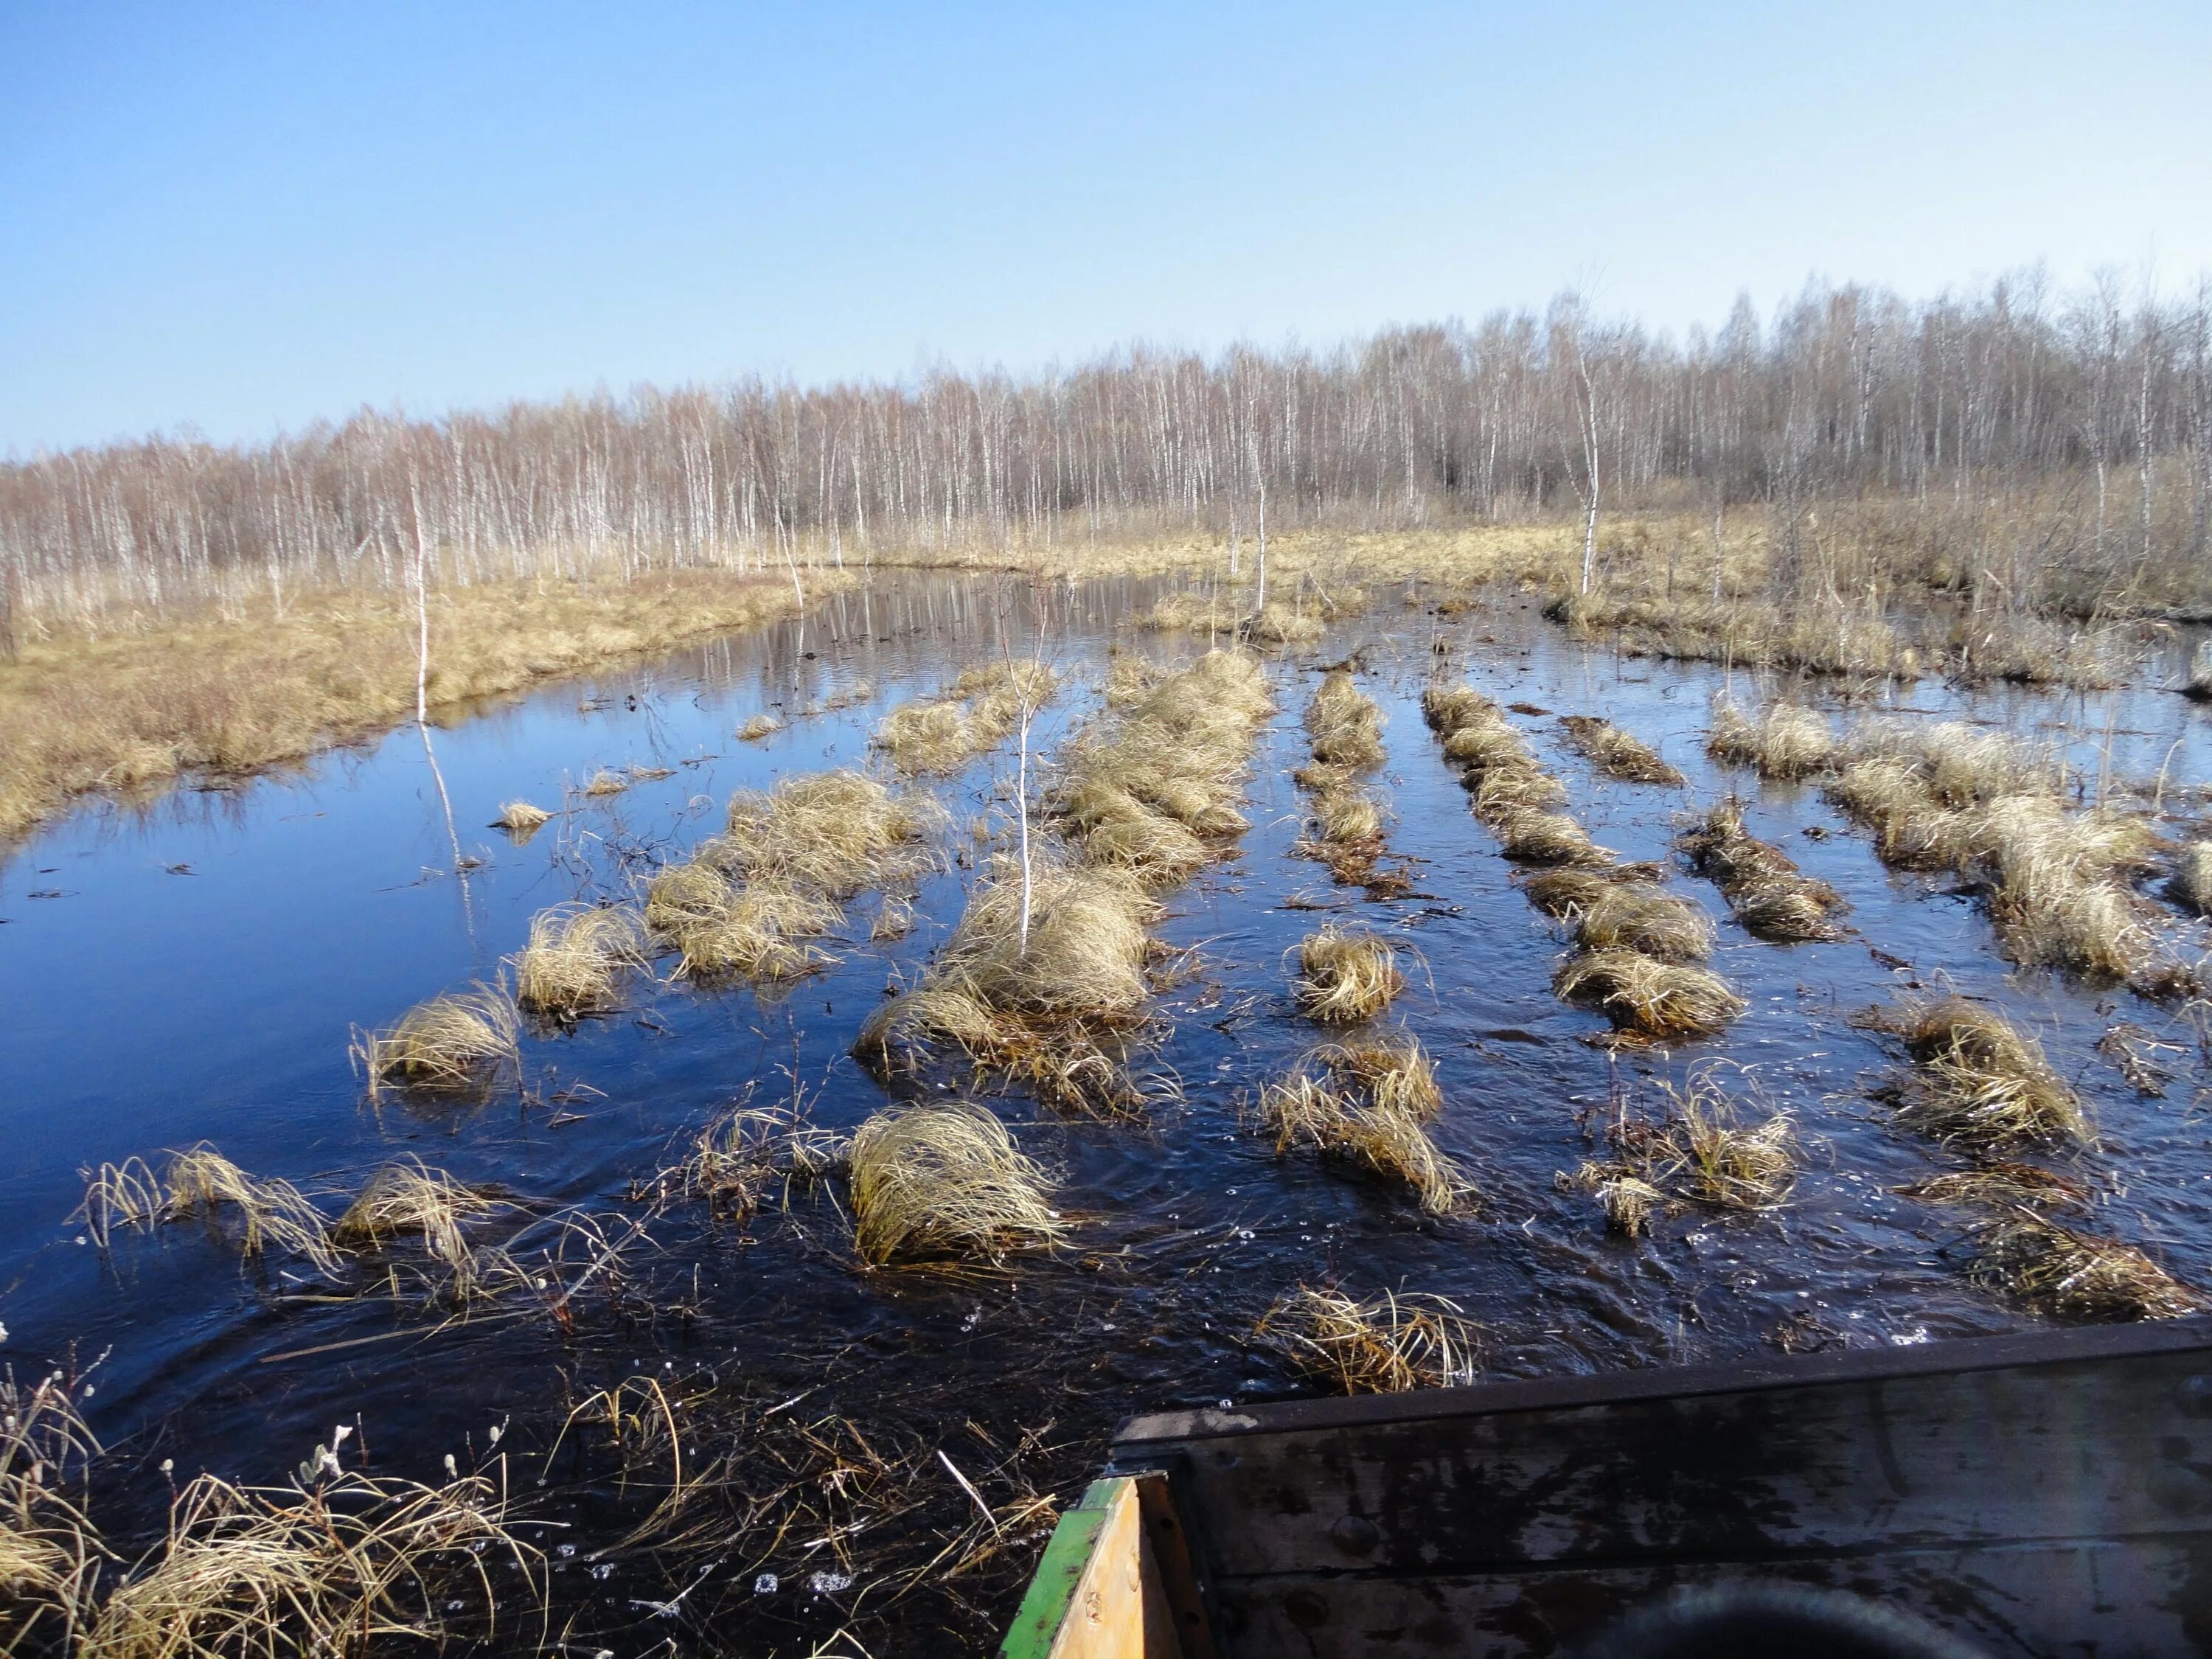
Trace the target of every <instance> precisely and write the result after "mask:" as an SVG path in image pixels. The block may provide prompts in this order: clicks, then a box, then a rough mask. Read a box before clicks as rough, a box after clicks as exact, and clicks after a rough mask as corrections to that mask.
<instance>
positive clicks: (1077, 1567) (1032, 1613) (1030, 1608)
mask: <svg viewBox="0 0 2212 1659" xmlns="http://www.w3.org/2000/svg"><path fill="white" fill-rule="evenodd" d="M1126 1484H1127V1482H1126V1481H1125V1480H1115V1479H1109V1480H1094V1481H1092V1482H1091V1486H1090V1487H1089V1489H1088V1490H1087V1491H1085V1492H1084V1494H1083V1501H1082V1502H1081V1503H1079V1504H1077V1505H1076V1506H1075V1507H1074V1508H1073V1509H1072V1510H1068V1512H1067V1513H1066V1514H1065V1515H1063V1516H1060V1524H1059V1525H1058V1526H1057V1527H1054V1528H1053V1530H1052V1542H1050V1543H1049V1544H1047V1545H1046V1546H1045V1547H1044V1554H1043V1555H1042V1557H1040V1558H1039V1559H1038V1561H1037V1565H1036V1572H1034V1573H1032V1574H1031V1575H1030V1587H1029V1590H1028V1593H1027V1594H1026V1595H1024V1596H1023V1597H1022V1605H1021V1610H1020V1611H1019V1612H1018V1613H1015V1614H1014V1623H1013V1627H1012V1629H1010V1630H1009V1631H1007V1632H1006V1640H1005V1641H1004V1642H1002V1643H1000V1644H999V1653H1000V1659H1050V1655H1051V1653H1052V1644H1053V1643H1054V1642H1055V1641H1056V1640H1058V1639H1059V1637H1060V1626H1062V1625H1064V1624H1066V1622H1067V1614H1068V1610H1069V1608H1071V1607H1073V1606H1074V1604H1075V1587H1076V1586H1077V1585H1078V1584H1079V1583H1081V1582H1082V1580H1083V1570H1084V1568H1085V1567H1087V1566H1089V1565H1091V1550H1092V1549H1093V1547H1096V1546H1097V1542H1098V1534H1099V1530H1100V1529H1101V1528H1103V1527H1104V1526H1105V1524H1106V1517H1107V1516H1108V1515H1109V1514H1110V1513H1111V1512H1112V1510H1113V1507H1114V1494H1115V1490H1116V1489H1117V1488H1118V1487H1121V1486H1124V1485H1126Z"/></svg>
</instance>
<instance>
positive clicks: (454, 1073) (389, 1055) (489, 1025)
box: [352, 985, 522, 1095]
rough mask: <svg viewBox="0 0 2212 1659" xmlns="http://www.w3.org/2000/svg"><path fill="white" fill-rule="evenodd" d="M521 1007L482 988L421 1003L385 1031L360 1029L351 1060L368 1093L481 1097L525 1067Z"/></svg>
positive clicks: (490, 988) (502, 994)
mask: <svg viewBox="0 0 2212 1659" xmlns="http://www.w3.org/2000/svg"><path fill="white" fill-rule="evenodd" d="M520 1035H521V1032H520V1024H519V1022H518V1021H517V1019H516V1018H515V1012H514V1000H513V998H512V997H510V996H509V995H508V994H507V992H506V991H505V990H504V989H503V988H501V987H498V986H490V985H479V986H477V987H476V988H474V989H473V990H469V991H457V992H451V993H448V994H446V995H444V996H437V997H433V998H431V999H430V1000H428V1002H423V1003H418V1004H416V1006H414V1007H412V1008H410V1009H409V1010H408V1011H407V1012H406V1013H404V1015H402V1016H401V1017H400V1019H399V1023H398V1024H396V1025H393V1026H392V1027H391V1028H390V1029H389V1030H382V1031H362V1030H356V1031H355V1033H354V1041H353V1048H352V1054H353V1058H354V1060H355V1062H356V1064H357V1065H358V1066H361V1068H362V1071H363V1072H364V1073H366V1074H367V1076H368V1086H369V1092H370V1093H371V1094H372V1095H374V1094H378V1093H380V1092H381V1091H384V1090H386V1089H392V1088H397V1089H408V1090H419V1091H422V1092H424V1093H429V1094H482V1093H483V1092H485V1091H489V1090H490V1089H491V1088H493V1087H495V1086H496V1085H497V1084H498V1082H499V1080H500V1079H501V1078H502V1077H507V1076H510V1075H512V1074H513V1073H514V1072H515V1071H516V1070H517V1069H518V1068H519V1067H520V1065H521V1062H522V1053H521V1047H520Z"/></svg>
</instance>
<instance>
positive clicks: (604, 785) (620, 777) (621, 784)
mask: <svg viewBox="0 0 2212 1659" xmlns="http://www.w3.org/2000/svg"><path fill="white" fill-rule="evenodd" d="M627 788H629V775H628V774H626V773H622V772H610V771H608V770H607V769H606V768H605V767H601V768H600V769H599V770H598V771H596V772H594V773H592V775H591V777H590V779H589V780H588V781H586V783H585V785H584V793H586V795H591V796H594V797H601V796H606V795H619V794H620V793H622V792H623V790H625V789H627Z"/></svg>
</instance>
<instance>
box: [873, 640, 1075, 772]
mask: <svg viewBox="0 0 2212 1659" xmlns="http://www.w3.org/2000/svg"><path fill="white" fill-rule="evenodd" d="M1059 684H1060V681H1059V676H1058V675H1056V674H1055V673H1054V671H1053V670H1052V669H1051V667H1050V666H1048V665H1046V664H1044V663H1041V662H994V663H983V664H979V665H976V666H975V667H973V668H969V669H965V670H963V671H962V672H961V674H960V676H959V678H957V679H956V680H955V681H954V682H953V683H952V684H951V687H950V688H949V689H948V690H947V691H946V693H945V695H944V696H937V697H917V698H915V699H912V700H910V701H908V702H902V703H901V704H899V706H898V707H897V708H894V709H892V710H891V711H890V713H889V714H885V715H884V718H883V720H881V721H880V722H879V723H878V726H876V732H875V736H874V737H873V738H872V739H871V740H870V741H871V744H872V747H873V748H875V749H876V750H877V751H878V753H880V754H882V755H884V756H885V757H888V758H889V760H890V763H891V764H892V765H893V766H895V767H896V768H897V769H899V770H900V771H902V772H906V773H911V774H917V775H921V774H932V773H935V774H944V773H950V772H957V771H958V770H959V769H961V768H962V767H963V766H965V765H966V764H967V763H969V761H971V760H973V759H974V758H975V757H976V756H978V755H980V754H981V753H983V752H984V751H985V750H989V749H995V748H997V747H998V746H999V744H1001V743H1003V742H1005V741H1006V738H1009V737H1011V736H1012V734H1013V732H1014V730H1015V728H1016V727H1017V726H1019V725H1020V724H1021V721H1022V713H1023V710H1024V708H1028V709H1030V710H1032V711H1034V710H1036V709H1037V708H1042V707H1043V706H1044V705H1045V704H1046V703H1048V702H1050V701H1051V700H1052V696H1053V693H1054V691H1055V690H1057V689H1058V687H1059Z"/></svg>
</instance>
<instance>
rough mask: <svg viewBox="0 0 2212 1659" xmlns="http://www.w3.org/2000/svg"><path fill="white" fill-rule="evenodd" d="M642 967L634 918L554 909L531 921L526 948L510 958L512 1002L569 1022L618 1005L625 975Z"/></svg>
mask: <svg viewBox="0 0 2212 1659" xmlns="http://www.w3.org/2000/svg"><path fill="white" fill-rule="evenodd" d="M644 961H645V933H644V930H643V929H642V928H641V927H640V926H639V923H638V919H637V917H636V916H635V915H634V914H633V913H631V912H630V911H629V910H627V909H623V908H616V907H612V906H608V907H599V908H579V907H574V906H556V908H552V909H550V910H541V911H539V912H538V915H534V916H532V918H531V919H530V942H529V943H528V944H527V945H524V946H523V948H522V949H521V951H520V952H518V953H517V954H516V955H515V957H513V968H514V994H515V1000H516V1001H517V1002H518V1003H520V1005H521V1006H523V1007H524V1008H526V1009H527V1010H528V1011H529V1012H532V1013H533V1014H538V1015H540V1016H542V1017H544V1018H547V1019H550V1020H556V1021H561V1022H568V1021H573V1020H575V1019H578V1018H582V1017H583V1016H585V1015H586V1014H599V1013H606V1012H610V1011H611V1010H612V1009H614V1008H615V1007H617V1006H619V1005H620V1000H621V989H622V981H623V976H624V975H627V974H628V973H629V972H630V971H631V970H632V969H635V968H638V967H640V966H641V965H642V964H643V963H644Z"/></svg>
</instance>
